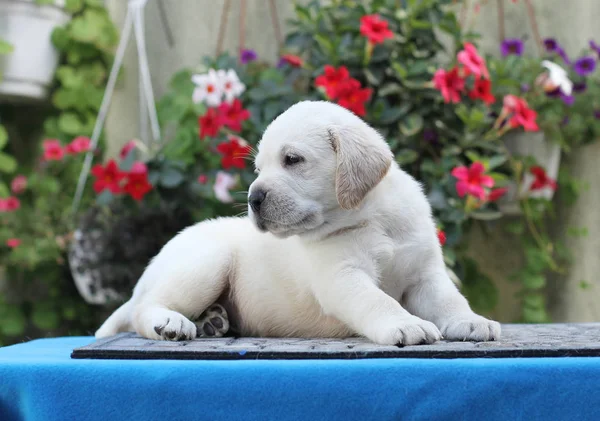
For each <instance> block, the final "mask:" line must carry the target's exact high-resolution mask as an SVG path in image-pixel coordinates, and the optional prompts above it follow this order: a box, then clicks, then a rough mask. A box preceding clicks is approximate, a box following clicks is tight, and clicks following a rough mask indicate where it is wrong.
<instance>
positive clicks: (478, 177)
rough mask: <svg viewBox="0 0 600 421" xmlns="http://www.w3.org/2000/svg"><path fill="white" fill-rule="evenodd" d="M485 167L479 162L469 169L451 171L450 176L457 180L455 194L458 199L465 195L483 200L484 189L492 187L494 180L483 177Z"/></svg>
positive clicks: (458, 168) (459, 168) (461, 168)
mask: <svg viewBox="0 0 600 421" xmlns="http://www.w3.org/2000/svg"><path fill="white" fill-rule="evenodd" d="M484 172H485V167H484V166H483V164H482V163H481V162H474V163H473V164H471V166H470V167H469V168H467V167H465V166H462V167H456V168H454V169H453V170H452V173H451V174H452V175H453V176H454V177H455V178H456V179H457V180H458V182H457V183H456V192H457V193H458V196H459V197H463V196H464V195H465V194H469V195H471V196H474V197H476V198H478V199H480V200H484V199H485V197H486V192H485V190H484V187H490V188H491V187H494V179H493V178H492V177H490V176H489V175H485V174H484Z"/></svg>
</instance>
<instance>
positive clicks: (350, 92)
mask: <svg viewBox="0 0 600 421" xmlns="http://www.w3.org/2000/svg"><path fill="white" fill-rule="evenodd" d="M372 92H373V90H372V89H370V88H361V86H360V82H359V81H358V80H356V79H348V80H346V81H345V82H342V83H341V84H340V86H339V88H338V92H337V94H338V104H340V105H341V106H342V107H344V108H347V109H348V110H350V111H352V112H353V113H354V114H356V115H359V116H364V115H365V114H366V111H365V102H367V101H368V100H369V99H370V98H371V93H372Z"/></svg>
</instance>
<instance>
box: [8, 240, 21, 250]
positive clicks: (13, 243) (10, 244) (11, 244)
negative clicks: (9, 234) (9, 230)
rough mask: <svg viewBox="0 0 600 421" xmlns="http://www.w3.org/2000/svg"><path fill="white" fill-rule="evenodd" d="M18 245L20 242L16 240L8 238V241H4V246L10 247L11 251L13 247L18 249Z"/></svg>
mask: <svg viewBox="0 0 600 421" xmlns="http://www.w3.org/2000/svg"><path fill="white" fill-rule="evenodd" d="M20 244H21V240H19V239H18V238H9V239H8V240H6V245H7V246H8V247H10V248H11V249H14V248H15V247H19V245H20Z"/></svg>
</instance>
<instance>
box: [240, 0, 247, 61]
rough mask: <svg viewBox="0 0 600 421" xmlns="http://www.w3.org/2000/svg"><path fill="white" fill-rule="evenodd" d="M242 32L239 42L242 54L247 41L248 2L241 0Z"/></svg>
mask: <svg viewBox="0 0 600 421" xmlns="http://www.w3.org/2000/svg"><path fill="white" fill-rule="evenodd" d="M240 1H241V3H242V4H241V7H240V30H239V32H238V37H239V42H238V51H239V52H240V53H241V52H242V50H243V49H244V44H245V40H246V10H247V9H246V6H247V5H246V0H240Z"/></svg>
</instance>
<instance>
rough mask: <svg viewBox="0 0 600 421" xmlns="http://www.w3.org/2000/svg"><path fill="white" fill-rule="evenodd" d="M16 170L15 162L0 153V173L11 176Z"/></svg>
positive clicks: (10, 157)
mask: <svg viewBox="0 0 600 421" xmlns="http://www.w3.org/2000/svg"><path fill="white" fill-rule="evenodd" d="M16 169H17V160H16V159H14V158H13V157H12V156H10V155H8V154H5V153H4V152H0V172H3V173H6V174H12V173H13V172H15V170H16Z"/></svg>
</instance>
